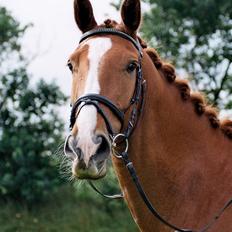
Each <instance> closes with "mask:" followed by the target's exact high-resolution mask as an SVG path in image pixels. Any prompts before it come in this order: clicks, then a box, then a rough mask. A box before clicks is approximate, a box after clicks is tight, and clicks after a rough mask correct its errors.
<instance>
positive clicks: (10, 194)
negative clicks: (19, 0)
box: [0, 7, 66, 204]
mask: <svg viewBox="0 0 232 232" xmlns="http://www.w3.org/2000/svg"><path fill="white" fill-rule="evenodd" d="M27 28H28V25H27V26H24V27H22V26H21V25H20V24H19V22H17V21H16V20H15V19H14V18H13V17H12V16H11V14H10V13H9V12H8V11H7V10H6V8H4V7H0V61H1V62H0V70H1V71H0V109H1V111H0V198H1V199H9V198H10V199H16V200H19V201H24V202H26V203H28V204H30V203H33V202H35V201H40V200H42V199H43V197H45V196H46V194H48V193H50V191H51V190H53V189H54V188H55V187H56V186H58V185H59V184H60V183H61V181H60V178H59V174H58V173H57V167H56V166H55V164H54V161H53V160H52V159H50V157H49V156H50V155H51V154H52V152H53V151H55V150H56V149H57V147H58V144H59V143H60V141H61V139H62V131H63V130H64V129H63V122H62V121H61V119H60V118H59V116H58V113H57V110H56V108H57V107H58V106H60V105H62V104H63V103H64V102H65V100H66V97H65V96H64V94H63V93H62V92H61V91H60V89H59V88H58V86H56V85H55V84H47V83H45V82H44V81H42V80H40V81H39V82H38V83H37V84H36V86H35V87H31V85H30V79H31V76H30V75H29V74H28V72H27V66H26V64H27V63H28V61H27V60H26V59H25V58H24V57H23V55H22V52H21V45H20V42H21V38H22V36H23V34H24V33H25V31H26V29H27Z"/></svg>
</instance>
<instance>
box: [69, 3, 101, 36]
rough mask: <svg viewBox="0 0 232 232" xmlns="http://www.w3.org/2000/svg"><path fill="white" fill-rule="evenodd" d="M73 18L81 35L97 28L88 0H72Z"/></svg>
mask: <svg viewBox="0 0 232 232" xmlns="http://www.w3.org/2000/svg"><path fill="white" fill-rule="evenodd" d="M74 17H75V20H76V23H77V26H78V27H79V29H80V30H81V31H82V32H83V33H85V32H86V31H89V30H92V29H93V28H95V27H96V26H97V23H96V20H95V18H94V14H93V8H92V5H91V3H90V2H89V0H74Z"/></svg>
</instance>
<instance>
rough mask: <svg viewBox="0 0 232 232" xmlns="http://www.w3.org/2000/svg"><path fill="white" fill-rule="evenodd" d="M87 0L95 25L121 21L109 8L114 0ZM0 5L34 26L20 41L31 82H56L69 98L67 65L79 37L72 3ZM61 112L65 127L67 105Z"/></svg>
mask: <svg viewBox="0 0 232 232" xmlns="http://www.w3.org/2000/svg"><path fill="white" fill-rule="evenodd" d="M90 1H91V3H92V5H93V9H94V15H95V18H96V20H97V22H98V23H102V22H103V21H104V20H105V19H106V18H112V19H115V20H117V21H118V20H119V19H120V17H119V16H120V14H119V12H117V11H116V10H115V9H114V8H113V7H112V6H110V3H111V2H112V1H113V0H90ZM116 1H117V0H116ZM0 5H2V6H5V7H6V8H7V9H8V10H9V11H10V12H11V13H12V15H13V17H15V18H16V19H17V20H18V21H19V22H20V23H21V24H22V25H26V24H28V23H32V24H33V27H31V28H29V29H28V30H27V32H26V34H25V36H24V37H23V40H22V45H23V46H22V47H23V53H24V54H25V55H26V57H27V58H28V59H29V60H31V62H30V65H29V67H28V71H29V73H31V74H32V76H33V78H32V80H31V81H32V83H35V82H36V81H37V80H38V79H40V78H44V79H45V80H46V81H48V82H56V83H57V84H58V85H59V86H60V87H61V89H62V90H63V92H64V93H65V94H66V95H67V96H69V95H70V91H71V80H72V79H71V78H72V77H71V73H70V71H69V70H68V68H67V66H66V63H67V60H68V57H69V55H70V54H71V53H72V52H73V51H74V49H75V48H76V47H77V45H78V41H79V39H80V36H81V32H80V31H79V29H78V28H77V25H76V23H75V21H74V15H73V0H0ZM60 112H61V115H62V117H63V118H64V120H65V121H66V122H67V125H68V120H67V119H69V112H70V108H69V103H67V105H66V106H64V107H62V108H61V110H60ZM66 127H68V126H66Z"/></svg>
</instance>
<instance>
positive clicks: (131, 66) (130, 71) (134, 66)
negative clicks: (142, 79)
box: [127, 62, 137, 73]
mask: <svg viewBox="0 0 232 232" xmlns="http://www.w3.org/2000/svg"><path fill="white" fill-rule="evenodd" d="M136 68H137V64H136V63H135V62H131V63H130V64H129V65H128V66H127V72H128V73H132V72H134V71H135V69H136Z"/></svg>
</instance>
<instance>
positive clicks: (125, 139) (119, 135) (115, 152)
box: [112, 134, 129, 159]
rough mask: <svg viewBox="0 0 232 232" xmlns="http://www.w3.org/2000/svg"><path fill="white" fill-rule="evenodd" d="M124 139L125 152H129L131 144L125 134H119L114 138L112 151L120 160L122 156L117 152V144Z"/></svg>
mask: <svg viewBox="0 0 232 232" xmlns="http://www.w3.org/2000/svg"><path fill="white" fill-rule="evenodd" d="M120 137H122V138H123V142H125V145H126V147H125V150H124V151H123V152H128V148H129V142H128V138H127V137H126V136H125V135H124V134H117V135H115V136H114V137H113V138H112V150H113V155H114V156H115V157H117V158H119V159H121V158H122V156H121V155H120V154H119V152H117V150H116V148H117V146H118V143H117V141H116V140H117V139H118V138H120Z"/></svg>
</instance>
